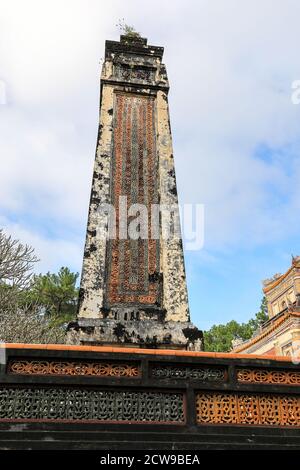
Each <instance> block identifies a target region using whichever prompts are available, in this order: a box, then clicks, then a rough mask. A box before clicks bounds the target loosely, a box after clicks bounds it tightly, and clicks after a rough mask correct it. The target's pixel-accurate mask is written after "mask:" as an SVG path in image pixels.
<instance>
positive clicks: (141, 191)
mask: <svg viewBox="0 0 300 470" xmlns="http://www.w3.org/2000/svg"><path fill="white" fill-rule="evenodd" d="M154 119H155V101H154V99H153V97H150V96H143V95H141V96H135V95H130V94H124V93H116V97H115V121H114V132H113V142H114V145H113V159H112V192H111V202H112V204H113V206H114V207H115V210H116V239H114V240H109V244H108V259H107V268H108V271H107V272H108V274H107V292H106V299H107V303H108V305H110V306H111V305H118V304H121V305H123V304H124V303H129V304H132V303H137V304H142V305H144V304H147V305H153V306H155V305H157V304H158V303H159V302H160V297H159V295H160V283H159V277H157V273H158V272H159V240H158V239H155V238H153V237H152V235H151V233H152V231H151V230H152V229H151V223H152V221H151V210H150V209H151V207H152V205H153V204H157V203H158V189H157V184H158V176H157V158H156V141H155V123H154ZM125 196H126V198H127V199H126V203H127V207H128V208H129V207H130V206H131V205H132V204H142V205H143V206H144V207H146V208H147V210H148V215H147V218H148V227H147V237H146V238H145V239H143V238H138V239H133V238H131V239H130V238H127V237H126V239H121V238H120V237H119V230H120V226H119V224H120V221H121V220H122V217H121V214H120V207H119V202H120V197H125ZM123 217H124V215H123Z"/></svg>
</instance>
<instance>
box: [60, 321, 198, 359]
mask: <svg viewBox="0 0 300 470" xmlns="http://www.w3.org/2000/svg"><path fill="white" fill-rule="evenodd" d="M67 343H69V344H91V345H103V346H104V345H105V346H110V345H111V346H130V347H137V348H140V347H143V348H145V347H146V348H167V349H185V350H191V351H201V350H202V349H203V347H202V346H203V333H202V331H200V330H198V328H196V327H195V326H194V325H193V323H191V322H173V321H168V322H163V321H162V322H158V321H153V320H122V321H120V320H113V319H99V318H97V319H95V318H91V319H89V318H82V319H78V321H76V322H73V323H70V324H69V326H68V334H67Z"/></svg>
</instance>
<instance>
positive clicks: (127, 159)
mask: <svg viewBox="0 0 300 470" xmlns="http://www.w3.org/2000/svg"><path fill="white" fill-rule="evenodd" d="M162 55H163V48H161V47H156V46H149V45H147V40H146V39H144V38H135V39H130V38H128V37H125V36H121V41H120V42H117V41H106V51H105V61H104V64H103V68H102V74H101V106H100V124H99V134H98V142H97V150H96V158H95V166H94V175H93V182H92V192H91V200H90V208H89V216H88V227H87V236H86V245H85V252H84V261H83V272H82V279H81V286H80V301H79V311H78V322H77V323H76V324H70V325H69V333H68V340H69V341H70V342H72V343H78V342H79V343H98V344H115V343H126V344H127V343H128V344H136V345H140V346H142V345H145V344H150V345H152V346H155V347H156V346H157V347H163V346H164V345H168V347H170V345H173V347H174V348H176V347H178V348H189V349H191V348H194V349H201V341H202V339H201V338H202V334H201V332H199V330H197V328H195V327H194V325H192V324H191V323H190V317H189V307H188V295H187V286H186V277H185V268H184V257H183V249H182V241H181V238H180V237H178V236H177V238H176V237H175V238H173V239H171V240H170V239H168V240H165V239H164V237H163V227H164V224H166V223H167V222H168V217H169V216H168V215H167V214H166V213H165V212H164V211H163V210H162V211H161V218H160V238H159V240H158V241H155V240H141V241H140V242H138V243H135V242H133V243H131V242H130V241H129V242H127V241H125V242H124V241H123V240H121V239H118V237H117V240H116V241H111V240H107V239H103V238H102V239H101V238H100V237H99V236H98V235H99V230H101V227H102V228H104V229H105V230H107V226H108V217H107V216H106V215H104V214H101V213H100V212H99V211H98V208H99V206H100V205H101V204H103V203H111V202H114V203H115V200H116V199H117V198H119V196H120V195H125V194H126V196H128V198H129V201H130V203H141V204H144V205H146V206H147V204H148V206H149V207H150V205H151V204H152V203H157V202H158V203H160V205H161V206H163V207H164V206H174V205H177V203H178V198H177V187H176V178H175V169H174V159H173V148H172V137H171V129H170V120H169V108H168V96H167V95H168V89H169V84H168V78H167V73H166V68H165V66H164V65H163V64H162V62H161V61H162ZM136 178H138V179H136ZM136 184H137V186H136ZM150 195H151V196H150ZM149 207H148V209H149ZM178 217H179V215H178V208H176V210H175V212H174V214H173V218H175V220H176V219H177V218H178ZM117 219H118V217H117ZM178 220H179V219H178ZM134 283H136V284H134Z"/></svg>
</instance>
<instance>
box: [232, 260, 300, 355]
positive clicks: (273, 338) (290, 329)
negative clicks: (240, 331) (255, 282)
mask: <svg viewBox="0 0 300 470" xmlns="http://www.w3.org/2000/svg"><path fill="white" fill-rule="evenodd" d="M263 292H264V295H265V296H266V299H267V305H268V316H269V319H268V320H267V321H266V322H265V323H264V324H263V325H262V326H261V328H260V329H259V331H257V332H256V333H255V335H254V336H253V337H252V338H251V339H250V340H247V341H245V342H243V343H239V344H236V345H235V347H234V348H233V352H235V353H247V354H262V355H270V354H271V355H278V356H279V355H280V356H292V357H293V358H294V359H295V361H297V358H298V361H297V362H300V256H297V257H293V258H292V265H291V267H290V268H289V269H288V271H287V272H286V273H285V274H275V275H274V276H273V277H272V278H270V279H266V280H265V281H263Z"/></svg>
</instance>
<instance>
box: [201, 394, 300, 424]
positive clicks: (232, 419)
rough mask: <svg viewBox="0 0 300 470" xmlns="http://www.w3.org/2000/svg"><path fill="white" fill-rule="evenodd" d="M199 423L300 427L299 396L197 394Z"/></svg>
mask: <svg viewBox="0 0 300 470" xmlns="http://www.w3.org/2000/svg"><path fill="white" fill-rule="evenodd" d="M196 408H197V422H198V423H199V424H246V425H247V424H248V425H269V426H300V397H299V396H293V395H275V394H274V395H271V394H250V393H249V394H246V393H222V392H208V393H202V392H201V393H200V392H199V393H197V396H196Z"/></svg>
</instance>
